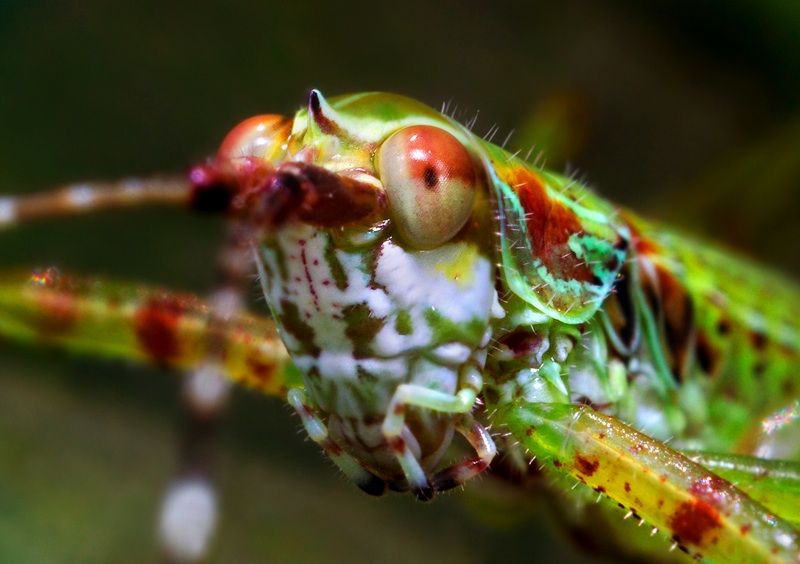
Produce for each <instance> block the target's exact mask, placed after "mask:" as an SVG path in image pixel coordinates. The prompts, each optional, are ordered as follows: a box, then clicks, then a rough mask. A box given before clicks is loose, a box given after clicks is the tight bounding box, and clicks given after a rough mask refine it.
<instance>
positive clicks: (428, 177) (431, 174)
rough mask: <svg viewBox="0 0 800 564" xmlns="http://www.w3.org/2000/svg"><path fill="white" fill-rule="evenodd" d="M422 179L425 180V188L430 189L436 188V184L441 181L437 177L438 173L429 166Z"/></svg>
mask: <svg viewBox="0 0 800 564" xmlns="http://www.w3.org/2000/svg"><path fill="white" fill-rule="evenodd" d="M422 177H423V179H424V180H425V186H426V187H427V188H429V189H432V188H435V187H436V183H437V182H439V179H438V178H437V176H436V171H435V170H434V169H433V167H432V166H429V167H427V168H426V169H425V172H424V173H423V174H422Z"/></svg>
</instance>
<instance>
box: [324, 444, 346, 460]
mask: <svg viewBox="0 0 800 564" xmlns="http://www.w3.org/2000/svg"><path fill="white" fill-rule="evenodd" d="M325 450H327V451H328V454H329V455H330V456H334V457H335V456H341V454H342V447H340V446H339V445H337V444H336V443H335V442H333V441H327V442H326V443H325Z"/></svg>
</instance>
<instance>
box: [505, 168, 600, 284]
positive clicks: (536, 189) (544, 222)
mask: <svg viewBox="0 0 800 564" xmlns="http://www.w3.org/2000/svg"><path fill="white" fill-rule="evenodd" d="M507 174H508V176H507V177H506V178H505V179H504V180H505V181H506V182H508V184H509V185H510V186H511V187H512V188H513V189H514V190H515V191H516V193H517V196H518V197H519V201H520V204H522V207H523V208H524V209H525V215H526V224H527V226H528V234H529V238H530V242H531V247H532V249H533V253H534V255H536V256H537V257H539V259H540V260H541V261H542V263H544V266H545V267H546V268H547V270H548V271H550V272H551V273H552V274H553V275H554V276H556V277H557V278H563V279H572V280H578V281H579V282H587V283H594V282H595V277H594V274H593V273H592V271H591V269H590V268H589V266H588V265H587V264H586V263H585V262H584V260H583V259H579V258H578V257H577V256H575V253H573V252H572V250H571V249H570V248H569V246H568V242H569V239H570V237H571V236H572V235H574V234H580V233H583V225H582V224H581V221H580V219H579V218H578V216H577V215H576V214H575V212H574V211H572V210H571V209H570V208H568V207H567V206H565V205H564V204H563V203H561V202H559V201H558V200H555V199H553V198H551V197H550V196H549V195H548V194H547V190H546V189H545V187H544V185H543V184H542V182H541V181H540V180H539V178H538V177H537V176H535V175H534V174H533V173H532V172H530V171H528V170H527V169H525V168H523V167H521V166H520V167H514V168H512V169H509V170H508V173H507Z"/></svg>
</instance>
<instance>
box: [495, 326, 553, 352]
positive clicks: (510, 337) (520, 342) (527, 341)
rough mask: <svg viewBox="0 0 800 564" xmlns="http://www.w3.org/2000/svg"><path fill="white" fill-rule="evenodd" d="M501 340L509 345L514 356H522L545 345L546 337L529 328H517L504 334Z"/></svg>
mask: <svg viewBox="0 0 800 564" xmlns="http://www.w3.org/2000/svg"><path fill="white" fill-rule="evenodd" d="M500 342H501V343H502V344H503V345H505V346H506V347H508V349H509V350H510V351H511V352H512V353H514V356H517V357H522V356H527V355H530V354H535V353H536V352H537V351H538V350H540V349H542V348H543V347H544V346H545V337H544V336H543V335H539V334H537V333H532V332H531V331H529V330H517V331H512V332H511V333H509V334H507V335H505V336H503V338H502V339H501V341H500ZM548 344H549V343H548Z"/></svg>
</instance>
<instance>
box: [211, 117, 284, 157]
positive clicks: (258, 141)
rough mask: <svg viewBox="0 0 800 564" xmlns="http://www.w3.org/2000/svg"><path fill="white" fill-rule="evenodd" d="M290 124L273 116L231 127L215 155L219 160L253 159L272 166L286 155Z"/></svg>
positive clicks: (252, 118) (246, 121) (254, 119)
mask: <svg viewBox="0 0 800 564" xmlns="http://www.w3.org/2000/svg"><path fill="white" fill-rule="evenodd" d="M291 130H292V120H291V119H289V118H287V117H284V116H279V115H275V114H264V115H259V116H253V117H251V118H248V119H246V120H244V121H243V122H241V123H240V124H239V125H237V126H236V127H234V128H233V129H232V130H231V131H230V133H228V135H226V136H225V139H224V140H223V141H222V145H220V147H219V151H218V152H217V158H218V159H220V160H228V161H235V160H236V159H241V158H255V159H259V160H261V161H264V162H268V163H274V162H275V161H276V160H278V159H279V158H280V157H281V156H282V155H283V153H284V151H285V144H286V140H287V139H288V138H289V133H290V132H291Z"/></svg>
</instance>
